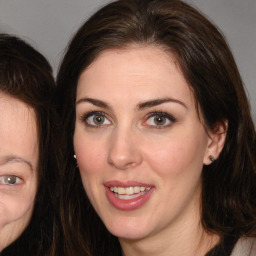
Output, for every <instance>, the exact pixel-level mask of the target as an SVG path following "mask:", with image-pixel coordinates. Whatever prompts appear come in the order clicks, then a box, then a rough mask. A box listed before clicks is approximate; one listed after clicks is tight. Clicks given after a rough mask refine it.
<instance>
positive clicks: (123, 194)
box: [110, 186, 151, 200]
mask: <svg viewBox="0 0 256 256" xmlns="http://www.w3.org/2000/svg"><path fill="white" fill-rule="evenodd" d="M150 189H151V187H139V186H134V187H126V188H125V187H110V190H111V191H112V192H113V193H114V195H115V196H116V197H117V198H119V199H122V200H131V199H134V198H137V197H139V196H142V195H144V194H146V193H147V192H148V191H149V190H150Z"/></svg>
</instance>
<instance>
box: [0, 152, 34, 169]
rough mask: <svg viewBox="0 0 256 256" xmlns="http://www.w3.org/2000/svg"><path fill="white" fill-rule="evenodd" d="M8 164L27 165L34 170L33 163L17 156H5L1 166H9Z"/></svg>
mask: <svg viewBox="0 0 256 256" xmlns="http://www.w3.org/2000/svg"><path fill="white" fill-rule="evenodd" d="M8 163H24V164H26V165H27V166H28V167H29V168H30V169H31V170H33V166H32V164H31V162H29V161H28V160H26V159H24V158H22V157H19V156H15V155H10V156H5V157H3V158H2V159H0V166H1V165H4V164H8Z"/></svg>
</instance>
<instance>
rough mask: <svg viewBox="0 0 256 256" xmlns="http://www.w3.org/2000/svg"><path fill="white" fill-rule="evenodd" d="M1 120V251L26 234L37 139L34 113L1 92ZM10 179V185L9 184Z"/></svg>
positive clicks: (35, 168)
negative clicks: (22, 234) (9, 179)
mask: <svg viewBox="0 0 256 256" xmlns="http://www.w3.org/2000/svg"><path fill="white" fill-rule="evenodd" d="M0 120H1V122H0V141H1V144H0V251H1V250H2V249H3V248H5V247H6V246H8V245H9V244H10V243H12V242H13V241H14V240H15V239H16V238H17V237H18V236H19V235H20V234H21V233H22V232H23V231H24V229H25V227H26V226H27V224H28V222H29V220H30V218H31V215H32V212H33V206H34V199H35V195H36V190H37V164H38V138H37V127H36V119H35V113H34V110H33V109H32V108H30V107H28V106H27V105H26V104H25V103H23V102H21V101H20V100H18V99H15V98H13V97H11V96H9V95H7V94H4V93H2V92H0ZM8 177H9V178H11V179H12V181H11V182H8ZM15 177H18V178H17V179H15ZM10 183H14V184H10Z"/></svg>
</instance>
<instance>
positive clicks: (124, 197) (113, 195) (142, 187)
mask: <svg viewBox="0 0 256 256" xmlns="http://www.w3.org/2000/svg"><path fill="white" fill-rule="evenodd" d="M104 185H105V191H106V197H107V199H108V201H109V202H110V204H111V205H112V206H114V207H115V208H117V209H119V210H125V211H127V210H135V209H138V208H140V207H141V206H143V205H144V204H145V203H146V202H147V201H148V200H149V198H150V197H151V195H152V193H153V191H154V186H152V185H148V184H143V183H138V182H134V181H128V182H125V183H124V182H120V181H109V182H106V183H105V184H104Z"/></svg>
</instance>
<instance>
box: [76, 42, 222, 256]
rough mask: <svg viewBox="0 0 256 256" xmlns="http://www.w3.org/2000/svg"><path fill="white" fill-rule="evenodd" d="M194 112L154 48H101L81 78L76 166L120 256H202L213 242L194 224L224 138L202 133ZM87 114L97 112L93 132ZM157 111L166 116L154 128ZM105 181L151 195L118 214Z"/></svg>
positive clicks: (182, 83) (167, 61) (167, 59)
mask: <svg viewBox="0 0 256 256" xmlns="http://www.w3.org/2000/svg"><path fill="white" fill-rule="evenodd" d="M88 98H90V99H89V100H88ZM91 99H94V101H92V100H91ZM95 100H97V101H95ZM156 100H161V101H158V102H156ZM98 101H101V102H103V103H104V104H99V103H98ZM152 101H153V102H154V104H152ZM146 102H147V104H144V103H146ZM148 102H151V103H150V104H149V103H148ZM195 106H196V104H195V100H194V97H193V93H192V92H191V89H190V87H189V85H188V83H187V82H186V80H185V79H184V77H183V75H182V73H181V71H180V70H179V67H178V64H177V63H176V61H175V58H174V57H173V56H170V54H167V53H166V52H164V51H163V50H162V49H160V48H157V47H154V46H147V47H146V46H131V47H128V48H125V49H119V50H118V49H117V50H107V51H105V52H103V53H102V54H101V55H100V56H98V58H97V59H96V60H95V61H94V62H93V63H92V64H91V65H90V66H89V67H88V68H87V69H86V70H85V71H84V72H83V73H82V74H81V76H80V79H79V81H78V87H77V106H76V123H75V133H74V148H75V153H76V156H77V162H78V165H79V169H80V173H81V177H82V182H83V185H84V188H85V190H86V193H87V195H88V197H89V199H90V201H91V203H92V205H93V206H94V208H95V210H96V212H97V213H98V215H99V216H100V218H101V219H102V220H103V222H104V224H105V225H106V227H107V228H108V230H109V231H110V232H111V233H112V234H114V235H116V236H117V237H118V238H119V241H120V243H121V246H122V249H123V251H124V255H194V254H191V252H192V253H195V252H196V251H197V253H198V254H197V255H203V254H204V253H205V252H206V251H207V250H208V249H209V248H211V247H212V246H213V245H214V244H216V243H217V242H218V237H217V236H214V235H210V234H206V233H205V232H204V231H203V229H202V226H201V224H200V194H201V172H202V167H203V165H204V164H211V161H210V160H209V156H210V155H212V156H214V157H215V158H217V157H218V155H219V153H220V151H221V149H222V147H223V143H224V140H225V134H224V133H218V134H211V132H210V131H208V133H207V132H206V129H205V127H204V125H203V124H202V122H201V121H200V120H202V118H201V119H200V120H199V116H198V112H197V110H196V107H195ZM92 111H98V112H103V114H102V113H97V115H98V116H99V117H100V118H101V120H103V122H102V123H101V124H100V125H99V124H98V126H96V125H95V119H93V118H94V117H95V113H92V114H88V113H90V112H92ZM156 112H157V113H159V112H160V113H167V115H166V114H160V119H161V121H162V122H161V124H160V125H159V124H157V122H155V119H154V118H155V117H156V116H157V115H158V117H159V114H155V113H156ZM109 182H110V183H111V182H112V183H117V182H121V183H122V184H133V183H135V182H138V183H142V184H146V186H149V187H151V192H150V193H151V194H150V197H149V199H148V200H147V201H146V202H145V203H144V204H142V205H141V206H139V207H138V208H136V209H133V210H120V209H117V208H116V207H114V206H113V205H112V204H111V203H110V202H109V200H108V199H107V196H106V192H105V191H106V184H109ZM124 186H125V185H124ZM107 189H108V188H107ZM181 239H182V240H181ZM181 241H182V243H181ZM184 244H186V246H184ZM198 248H199V249H198ZM170 253H173V254H170Z"/></svg>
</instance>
